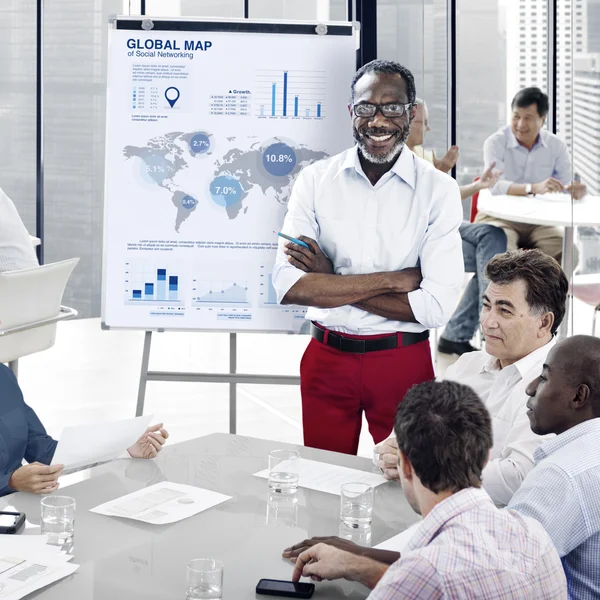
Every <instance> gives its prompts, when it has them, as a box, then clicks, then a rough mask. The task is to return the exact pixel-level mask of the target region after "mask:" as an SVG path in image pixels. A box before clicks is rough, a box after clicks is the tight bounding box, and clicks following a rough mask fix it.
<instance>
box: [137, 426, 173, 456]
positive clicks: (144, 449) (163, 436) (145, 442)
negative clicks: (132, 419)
mask: <svg viewBox="0 0 600 600" xmlns="http://www.w3.org/2000/svg"><path fill="white" fill-rule="evenodd" d="M168 437H169V432H168V431H167V430H166V429H163V424H162V423H158V424H157V425H151V426H150V427H148V429H146V431H145V432H144V433H143V435H142V437H140V439H139V440H138V441H137V442H136V443H135V444H134V445H133V446H131V448H127V452H129V456H131V458H155V457H156V456H157V455H158V453H159V452H160V451H161V450H162V447H163V445H164V443H165V442H166V441H167V438H168Z"/></svg>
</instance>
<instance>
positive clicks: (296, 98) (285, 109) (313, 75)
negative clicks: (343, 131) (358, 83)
mask: <svg viewBox="0 0 600 600" xmlns="http://www.w3.org/2000/svg"><path fill="white" fill-rule="evenodd" d="M256 80H257V88H258V90H257V94H256V100H257V102H256V112H255V114H256V116H258V117H262V118H267V117H271V118H273V117H278V118H287V119H289V118H300V119H322V118H324V117H325V105H324V99H325V91H326V86H325V83H326V79H325V72H324V71H316V70H315V71H313V70H310V71H309V70H305V71H303V70H291V69H290V70H288V71H280V70H276V69H263V70H260V71H258V72H257V75H256Z"/></svg>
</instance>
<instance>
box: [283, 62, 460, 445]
mask: <svg viewBox="0 0 600 600" xmlns="http://www.w3.org/2000/svg"><path fill="white" fill-rule="evenodd" d="M414 101H415V86H414V80H413V77H412V74H411V73H410V71H408V70H407V69H405V68H404V67H403V66H401V65H399V64H397V63H394V62H390V61H373V62H371V63H369V64H367V65H365V66H364V67H362V68H361V69H360V70H359V71H358V72H357V73H356V75H355V77H354V80H353V82H352V86H351V104H350V106H349V109H350V114H351V117H352V126H353V131H354V137H355V139H356V146H355V147H354V148H352V149H350V150H347V151H345V152H342V153H341V154H339V155H337V156H334V157H332V158H330V159H328V160H324V161H320V162H318V163H316V164H314V165H311V166H310V167H307V168H306V169H304V170H303V171H302V172H301V173H300V175H299V177H298V179H297V181H296V183H295V185H294V190H293V192H292V196H291V198H290V202H289V208H288V213H287V216H286V218H285V223H284V226H283V231H284V232H285V233H287V234H289V235H292V236H294V237H299V238H300V239H301V240H302V241H304V242H305V243H306V244H307V245H308V246H309V248H303V247H301V246H299V245H296V244H283V243H280V247H279V251H278V255H277V262H276V264H275V268H274V271H273V283H274V286H275V289H276V290H277V295H278V300H279V301H280V302H281V303H282V304H299V305H303V306H309V307H311V308H310V309H309V310H308V312H307V318H308V319H310V320H311V321H312V325H311V333H312V337H313V339H312V340H311V341H310V344H309V346H308V348H307V350H306V352H305V354H304V357H303V359H302V363H301V366H300V376H301V391H302V409H303V424H304V443H305V444H306V445H307V446H312V447H316V448H323V449H327V450H335V451H338V452H346V453H350V454H356V451H357V449H358V440H359V434H360V428H361V421H362V413H363V411H364V412H365V413H366V417H367V421H368V423H369V430H370V432H371V435H372V436H373V438H374V439H375V440H382V439H384V438H385V436H386V435H387V434H388V433H389V431H390V429H391V427H392V425H393V421H394V415H395V413H396V408H397V405H398V403H399V402H400V401H401V400H402V398H403V397H404V394H405V392H406V390H407V389H408V388H410V387H411V386H412V385H414V384H415V383H419V382H422V381H426V380H428V379H432V378H433V376H434V373H433V365H432V362H431V353H430V348H429V341H428V331H427V329H428V328H430V327H440V326H442V325H444V324H445V323H446V321H447V320H448V318H449V317H450V314H451V313H452V310H453V309H454V306H455V303H456V300H457V299H458V294H459V291H460V284H461V282H462V276H463V268H462V252H461V241H460V236H459V234H458V227H459V225H460V222H461V216H462V210H461V205H460V196H459V191H458V187H457V185H456V183H455V182H454V181H453V180H452V179H451V178H450V177H448V176H447V175H444V174H443V173H441V172H439V171H438V170H436V169H435V168H434V167H433V166H432V165H430V164H429V163H427V162H425V161H423V160H421V159H419V158H417V157H415V156H414V154H413V153H412V152H411V151H410V150H408V149H407V148H405V144H404V142H405V140H406V138H407V136H408V133H409V128H410V121H411V119H412V117H413V114H414V111H413V103H414Z"/></svg>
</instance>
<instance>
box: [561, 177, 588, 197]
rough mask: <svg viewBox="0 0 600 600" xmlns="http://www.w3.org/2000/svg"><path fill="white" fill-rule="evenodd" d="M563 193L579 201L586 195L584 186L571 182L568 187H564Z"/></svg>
mask: <svg viewBox="0 0 600 600" xmlns="http://www.w3.org/2000/svg"><path fill="white" fill-rule="evenodd" d="M565 192H567V193H568V194H572V196H573V198H574V199H575V200H581V199H582V198H583V197H584V196H585V193H586V187H585V184H583V183H579V182H578V181H573V182H572V183H570V184H569V185H567V186H565Z"/></svg>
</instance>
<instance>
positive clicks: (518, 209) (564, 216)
mask: <svg viewBox="0 0 600 600" xmlns="http://www.w3.org/2000/svg"><path fill="white" fill-rule="evenodd" d="M477 210H478V211H479V212H484V213H486V214H488V215H490V216H491V217H496V218H498V219H506V220H507V221H515V222H517V223H527V224H529V225H547V226H551V227H564V230H565V235H564V238H563V252H562V267H563V270H564V272H565V273H566V274H567V277H568V278H569V281H570V280H571V279H572V277H573V255H572V253H571V252H570V251H569V249H570V248H572V247H573V243H574V228H575V227H578V226H580V225H584V226H588V227H590V226H595V225H600V197H599V196H591V195H589V194H587V195H586V196H584V197H583V198H582V199H581V200H573V201H571V196H570V195H569V194H539V195H537V196H531V197H530V196H528V197H524V196H493V195H492V194H491V193H490V191H489V190H482V191H481V192H480V194H479V200H478V202H477ZM569 304H570V303H569V299H568V298H567V311H566V314H565V318H564V319H563V322H562V323H561V326H560V330H559V337H564V336H566V334H567V330H568V322H569V319H568V314H569Z"/></svg>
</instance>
